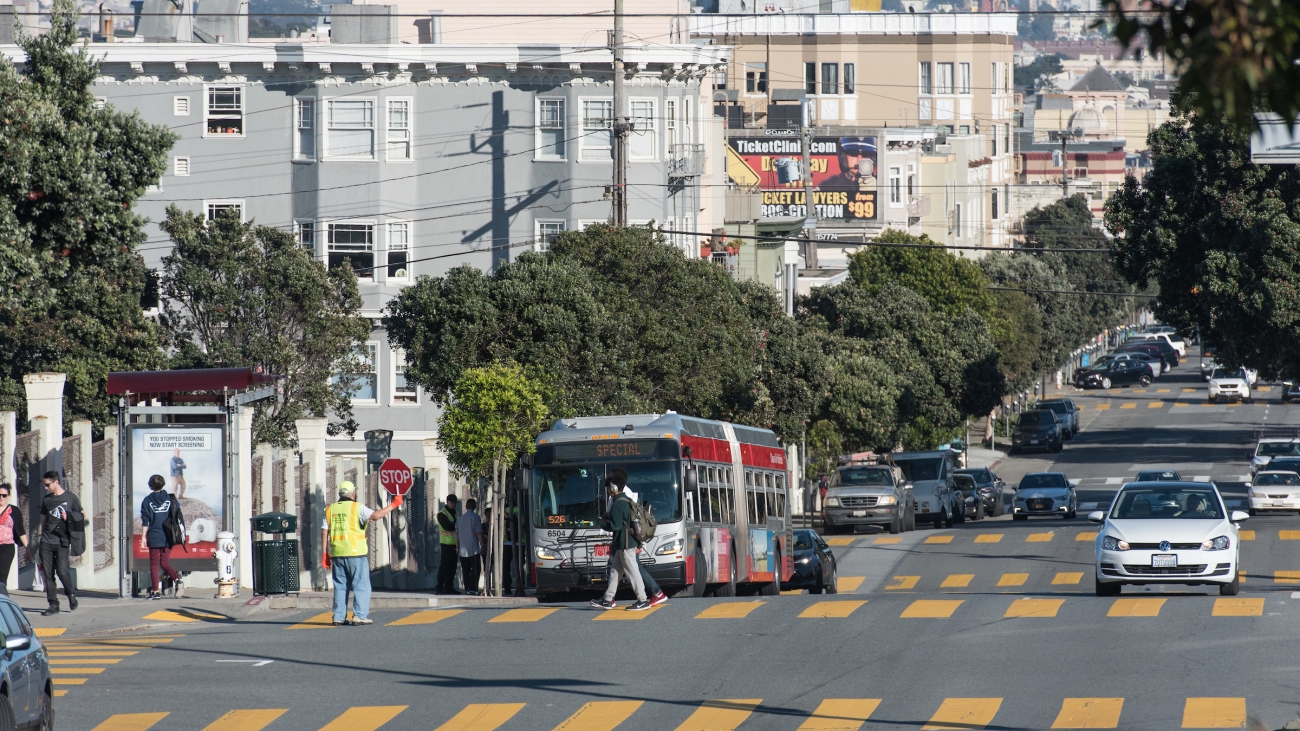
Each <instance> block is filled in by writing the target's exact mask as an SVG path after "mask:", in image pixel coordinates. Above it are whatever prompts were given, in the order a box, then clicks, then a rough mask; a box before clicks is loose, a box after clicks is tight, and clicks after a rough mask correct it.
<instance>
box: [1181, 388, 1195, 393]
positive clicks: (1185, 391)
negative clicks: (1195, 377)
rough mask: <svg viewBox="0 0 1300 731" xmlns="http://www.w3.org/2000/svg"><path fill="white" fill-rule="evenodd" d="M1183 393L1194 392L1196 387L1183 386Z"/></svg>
mask: <svg viewBox="0 0 1300 731" xmlns="http://www.w3.org/2000/svg"><path fill="white" fill-rule="evenodd" d="M1183 393H1196V389H1194V388H1184V389H1183Z"/></svg>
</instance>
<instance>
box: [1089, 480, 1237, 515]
mask: <svg viewBox="0 0 1300 731" xmlns="http://www.w3.org/2000/svg"><path fill="white" fill-rule="evenodd" d="M1110 517H1111V518H1114V519H1115V520H1145V519H1147V518H1181V519H1185V520H1223V509H1222V506H1221V505H1220V504H1219V496H1218V495H1217V494H1216V493H1215V491H1214V490H1213V489H1212V488H1209V487H1193V486H1190V485H1188V486H1183V487H1167V488H1166V487H1130V488H1126V489H1124V490H1122V491H1121V492H1120V494H1119V497H1117V498H1116V499H1115V507H1114V508H1112V509H1111V511H1110Z"/></svg>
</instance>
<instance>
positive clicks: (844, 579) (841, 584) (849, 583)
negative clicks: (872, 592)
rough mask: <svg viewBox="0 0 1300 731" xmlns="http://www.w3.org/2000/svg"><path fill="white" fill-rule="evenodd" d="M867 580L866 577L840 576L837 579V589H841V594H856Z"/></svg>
mask: <svg viewBox="0 0 1300 731" xmlns="http://www.w3.org/2000/svg"><path fill="white" fill-rule="evenodd" d="M866 580H867V577H865V576H840V577H838V578H836V579H835V587H836V588H837V589H839V591H840V593H841V594H843V593H847V592H854V591H857V590H858V587H859V586H862V582H864V581H866Z"/></svg>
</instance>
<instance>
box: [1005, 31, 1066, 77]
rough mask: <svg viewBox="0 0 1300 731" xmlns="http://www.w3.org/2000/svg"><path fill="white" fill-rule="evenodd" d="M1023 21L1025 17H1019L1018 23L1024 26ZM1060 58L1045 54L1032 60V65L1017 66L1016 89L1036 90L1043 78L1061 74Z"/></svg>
mask: <svg viewBox="0 0 1300 731" xmlns="http://www.w3.org/2000/svg"><path fill="white" fill-rule="evenodd" d="M1045 17H1047V18H1048V19H1049V20H1050V19H1051V17H1052V16H1050V15H1048V16H1045ZM1025 21H1026V19H1025V17H1024V16H1021V20H1020V22H1021V23H1022V24H1024V23H1025ZM1062 58H1063V56H1061V54H1059V53H1045V54H1043V55H1041V56H1039V57H1038V58H1036V59H1034V62H1033V63H1030V64H1026V65H1024V66H1017V67H1016V70H1015V79H1014V81H1015V85H1016V88H1017V89H1021V90H1024V91H1025V92H1030V91H1033V90H1035V89H1037V88H1038V86H1039V80H1040V79H1042V78H1044V77H1048V78H1050V77H1052V76H1055V75H1056V74H1059V73H1061V69H1062V66H1061V59H1062Z"/></svg>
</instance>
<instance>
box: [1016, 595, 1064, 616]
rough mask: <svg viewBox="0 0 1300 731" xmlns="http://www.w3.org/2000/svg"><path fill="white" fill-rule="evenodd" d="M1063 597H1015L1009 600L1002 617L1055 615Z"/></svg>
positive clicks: (1062, 602) (1062, 601)
mask: <svg viewBox="0 0 1300 731" xmlns="http://www.w3.org/2000/svg"><path fill="white" fill-rule="evenodd" d="M1064 603H1065V600H1064V599H1017V600H1015V601H1014V602H1011V606H1009V607H1007V611H1006V613H1005V614H1003V615H1002V616H1003V617H1047V618H1050V617H1055V616H1056V612H1057V611H1059V610H1060V608H1061V605H1062V604H1064Z"/></svg>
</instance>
